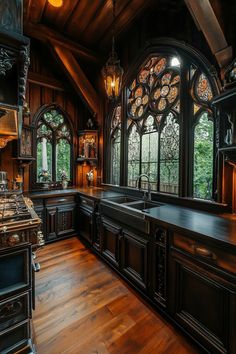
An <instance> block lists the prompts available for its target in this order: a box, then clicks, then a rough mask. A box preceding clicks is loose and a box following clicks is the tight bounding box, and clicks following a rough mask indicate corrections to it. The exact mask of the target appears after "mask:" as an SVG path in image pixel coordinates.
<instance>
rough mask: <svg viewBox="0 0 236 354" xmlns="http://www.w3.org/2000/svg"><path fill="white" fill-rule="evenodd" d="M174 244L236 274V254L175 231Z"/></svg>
mask: <svg viewBox="0 0 236 354" xmlns="http://www.w3.org/2000/svg"><path fill="white" fill-rule="evenodd" d="M173 246H174V247H175V248H177V249H179V250H182V251H185V252H187V253H189V254H191V255H194V256H196V257H198V258H200V259H201V260H205V261H206V262H208V263H214V264H215V265H216V266H217V267H220V268H222V269H224V270H227V271H229V272H231V273H233V274H236V267H235V264H236V255H235V254H230V252H229V251H227V252H226V251H224V250H222V249H219V248H217V247H215V246H208V245H205V244H204V243H202V242H198V241H197V240H194V239H192V238H190V237H187V236H184V235H180V234H178V233H174V237H173Z"/></svg>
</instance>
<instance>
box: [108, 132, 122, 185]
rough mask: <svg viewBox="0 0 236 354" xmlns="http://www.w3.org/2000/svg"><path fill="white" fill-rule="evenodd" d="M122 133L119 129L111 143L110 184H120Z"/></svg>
mask: <svg viewBox="0 0 236 354" xmlns="http://www.w3.org/2000/svg"><path fill="white" fill-rule="evenodd" d="M120 139H121V132H120V129H117V130H116V131H115V133H114V135H113V138H112V141H111V180H110V183H112V184H116V185H119V184H120V141H121V140H120Z"/></svg>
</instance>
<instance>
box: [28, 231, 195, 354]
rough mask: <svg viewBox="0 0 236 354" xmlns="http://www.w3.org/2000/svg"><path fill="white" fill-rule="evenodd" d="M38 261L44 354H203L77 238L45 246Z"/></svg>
mask: <svg viewBox="0 0 236 354" xmlns="http://www.w3.org/2000/svg"><path fill="white" fill-rule="evenodd" d="M38 261H40V264H41V271H40V272H39V273H37V275H36V310H35V312H34V315H33V320H34V328H35V333H36V345H37V350H38V354H126V353H127V354H136V353H140V354H152V353H153V354H154V353H155V354H173V353H174V354H197V353H200V352H199V351H198V350H197V349H196V348H195V346H194V345H193V344H192V343H190V342H189V341H188V340H187V339H186V338H185V337H183V336H182V335H181V334H180V333H179V332H178V331H177V330H175V329H174V328H173V327H172V325H170V324H169V323H168V322H167V321H165V320H164V319H163V318H162V317H161V316H160V315H159V314H158V313H156V312H155V311H154V310H153V309H152V308H151V307H150V306H149V305H147V304H146V303H145V302H144V300H142V299H141V298H140V296H139V295H138V294H136V293H135V292H134V290H132V289H130V287H129V286H128V285H127V284H126V283H125V282H124V281H123V280H121V279H120V278H119V276H118V275H117V274H116V273H114V272H113V271H112V270H111V269H110V268H109V267H108V266H107V265H106V264H104V263H103V262H102V261H101V260H99V259H98V258H97V257H96V256H95V255H94V254H92V253H91V251H89V250H88V249H86V248H85V246H84V245H83V244H82V243H81V242H80V241H79V240H78V239H77V238H71V239H68V240H63V241H60V242H57V243H53V244H50V245H47V246H45V247H44V249H42V250H41V251H40V252H38Z"/></svg>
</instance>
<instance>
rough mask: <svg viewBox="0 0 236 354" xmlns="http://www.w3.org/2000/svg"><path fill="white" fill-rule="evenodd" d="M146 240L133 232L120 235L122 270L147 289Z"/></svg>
mask: <svg viewBox="0 0 236 354" xmlns="http://www.w3.org/2000/svg"><path fill="white" fill-rule="evenodd" d="M147 250H148V241H147V240H146V239H144V238H141V237H138V236H136V235H134V234H131V233H128V232H123V235H122V256H121V268H122V272H123V273H124V274H125V275H126V276H127V278H130V279H131V280H132V281H133V282H134V283H135V284H136V285H138V286H139V287H140V288H142V289H144V290H146V289H147Z"/></svg>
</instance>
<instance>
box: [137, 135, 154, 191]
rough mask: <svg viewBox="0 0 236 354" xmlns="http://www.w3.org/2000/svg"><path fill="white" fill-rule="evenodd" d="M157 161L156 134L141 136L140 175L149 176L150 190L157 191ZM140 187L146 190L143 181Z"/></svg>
mask: <svg viewBox="0 0 236 354" xmlns="http://www.w3.org/2000/svg"><path fill="white" fill-rule="evenodd" d="M157 159H158V132H150V133H149V134H144V135H142V163H141V173H145V174H147V175H148V176H149V179H150V183H151V188H152V190H157V166H158V164H157ZM141 186H142V188H144V189H148V184H147V181H146V180H145V179H143V180H142V182H141Z"/></svg>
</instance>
